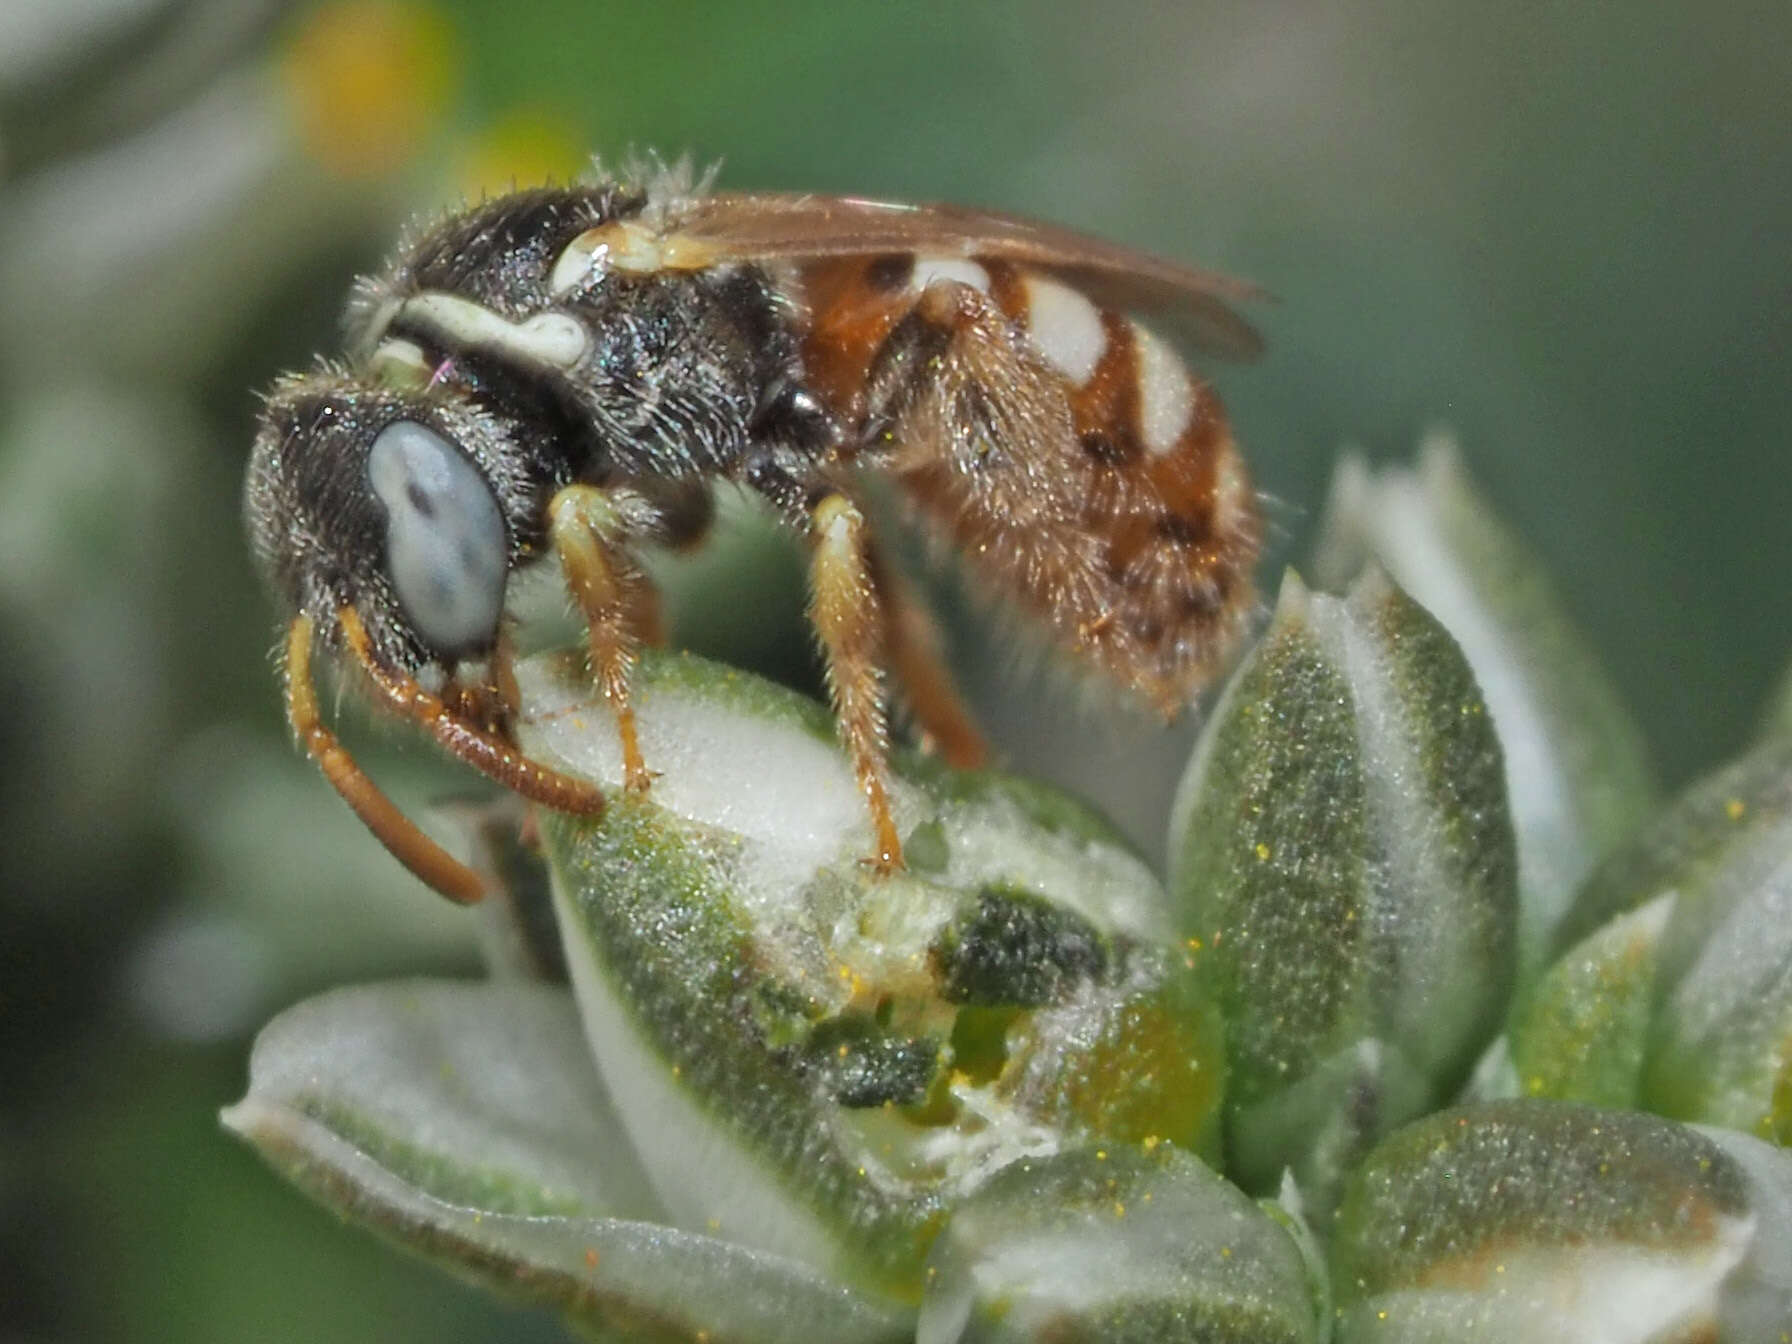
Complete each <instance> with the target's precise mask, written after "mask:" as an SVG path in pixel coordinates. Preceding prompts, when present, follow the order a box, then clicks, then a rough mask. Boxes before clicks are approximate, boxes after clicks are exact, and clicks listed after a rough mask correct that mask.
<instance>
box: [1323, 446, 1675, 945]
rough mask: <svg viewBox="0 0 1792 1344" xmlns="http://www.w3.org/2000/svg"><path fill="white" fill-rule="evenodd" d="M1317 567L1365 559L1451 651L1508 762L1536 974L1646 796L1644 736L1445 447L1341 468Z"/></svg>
mask: <svg viewBox="0 0 1792 1344" xmlns="http://www.w3.org/2000/svg"><path fill="white" fill-rule="evenodd" d="M1321 531H1322V536H1321V540H1320V543H1319V547H1318V553H1317V556H1316V558H1315V561H1314V573H1315V576H1316V577H1317V580H1318V582H1319V583H1320V584H1321V585H1322V586H1323V587H1326V588H1328V589H1332V590H1334V591H1341V590H1342V589H1343V587H1344V585H1345V584H1346V583H1347V582H1348V581H1349V579H1350V578H1351V576H1352V575H1354V574H1355V573H1356V572H1357V571H1358V570H1359V569H1360V568H1361V567H1362V566H1363V565H1364V564H1365V563H1367V562H1373V563H1375V564H1378V565H1380V566H1382V567H1383V568H1384V569H1386V570H1387V572H1388V573H1389V574H1390V575H1391V576H1392V577H1393V579H1394V581H1395V582H1396V583H1398V584H1399V585H1400V586H1401V587H1403V588H1405V589H1406V591H1407V592H1408V593H1410V594H1411V595H1412V596H1413V598H1414V599H1415V600H1417V601H1418V602H1420V603H1421V604H1423V605H1424V607H1425V608H1426V610H1428V611H1430V612H1431V614H1432V615H1433V616H1435V617H1437V619H1438V620H1439V621H1441V622H1442V623H1443V625H1444V628H1445V629H1446V630H1448V631H1449V632H1450V634H1451V635H1452V636H1453V637H1454V638H1455V639H1456V641H1457V643H1459V644H1460V645H1461V646H1462V652H1463V655H1464V657H1466V658H1467V659H1468V663H1469V666H1470V667H1471V668H1473V669H1474V673H1475V679H1476V681H1477V682H1478V683H1479V684H1480V687H1481V690H1482V693H1483V694H1484V695H1485V696H1486V699H1487V707H1488V710H1489V712H1490V713H1491V714H1492V715H1493V722H1494V726H1495V727H1496V728H1497V729H1498V730H1499V737H1500V744H1501V746H1502V747H1503V748H1504V750H1505V755H1506V785H1507V792H1508V794H1509V796H1510V798H1511V807H1512V824H1513V828H1514V829H1515V830H1516V832H1517V834H1518V871H1519V893H1520V902H1521V904H1520V909H1519V927H1518V941H1519V978H1520V980H1521V981H1528V980H1529V979H1530V977H1531V976H1532V975H1534V974H1535V973H1536V972H1537V971H1538V970H1540V969H1541V966H1542V962H1543V960H1544V958H1545V953H1546V950H1547V948H1548V946H1549V943H1550V939H1551V936H1552V934H1553V932H1554V929H1555V925H1556V923H1557V921H1558V920H1559V919H1560V918H1561V916H1562V913H1563V911H1564V910H1565V909H1566V908H1567V906H1568V903H1569V900H1570V898H1571V897H1572V896H1573V894H1574V890H1575V888H1576V887H1577V886H1578V885H1579V884H1580V881H1581V879H1582V878H1583V877H1585V876H1586V874H1587V872H1588V870H1589V869H1590V868H1591V867H1592V866H1593V864H1594V863H1596V862H1597V861H1598V860H1599V859H1600V858H1601V857H1603V856H1604V855H1605V854H1606V853H1607V852H1608V851H1609V850H1610V849H1611V848H1612V847H1613V846H1614V845H1616V844H1617V843H1618V842H1619V841H1620V840H1622V839H1624V838H1625V837H1626V836H1627V835H1629V834H1630V832H1631V831H1632V830H1633V829H1634V828H1635V827H1636V826H1637V824H1638V823H1639V822H1641V821H1642V819H1643V818H1644V816H1646V815H1647V814H1648V811H1649V809H1650V808H1651V807H1652V806H1653V803H1654V799H1655V788H1654V784H1653V779H1652V775H1651V772H1650V768H1649V763H1648V760H1647V757H1646V754H1645V750H1644V746H1643V738H1642V734H1641V732H1640V731H1639V730H1638V729H1637V727H1636V725H1635V724H1634V723H1633V722H1632V721H1631V718H1630V716H1629V714H1628V713H1627V712H1626V711H1625V708H1624V706H1623V704H1622V702H1621V701H1620V700H1619V698H1618V693H1617V689H1616V688H1615V687H1614V686H1613V685H1612V683H1611V680H1610V678H1609V677H1607V675H1606V674H1605V672H1604V670H1603V669H1602V668H1601V667H1600V666H1599V663H1598V660H1597V659H1596V658H1595V657H1594V656H1593V652H1592V650H1591V649H1590V648H1589V647H1588V645H1587V643H1586V641H1585V639H1584V638H1583V637H1582V636H1581V634H1580V632H1579V630H1577V629H1576V628H1575V626H1574V624H1573V622H1572V621H1571V620H1570V619H1569V616H1568V613H1567V612H1566V611H1565V610H1564V609H1563V607H1562V603H1561V599H1560V598H1559V596H1558V595H1557V593H1556V592H1555V589H1554V586H1553V584H1552V583H1551V581H1550V579H1549V576H1548V575H1547V574H1545V573H1544V571H1543V569H1542V567H1541V566H1540V565H1539V564H1538V562H1537V559H1536V557H1535V556H1534V555H1533V554H1532V552H1531V550H1530V548H1529V547H1528V546H1526V545H1524V544H1523V543H1522V542H1520V541H1519V539H1518V538H1517V537H1515V536H1514V535H1512V533H1511V532H1510V531H1508V530H1507V528H1506V527H1505V525H1504V524H1503V523H1502V522H1501V521H1500V519H1498V518H1497V517H1495V516H1494V514H1493V512H1492V510H1491V509H1489V507H1488V506H1487V504H1486V502H1485V501H1484V500H1483V499H1481V497H1480V496H1479V495H1478V494H1476V492H1475V490H1474V485H1473V482H1472V481H1470V480H1469V478H1468V473H1467V472H1466V471H1465V470H1464V469H1463V466H1462V462H1461V458H1460V457H1459V455H1458V454H1457V451H1456V446H1455V444H1454V442H1453V441H1452V440H1451V439H1450V438H1449V437H1448V436H1446V435H1434V436H1432V437H1431V438H1430V439H1429V440H1428V441H1427V442H1426V443H1425V445H1424V447H1423V448H1422V449H1421V451H1420V454H1419V462H1418V466H1417V468H1416V469H1415V470H1405V469H1400V468H1390V469H1386V470H1383V471H1380V472H1376V473H1371V472H1370V470H1369V468H1368V467H1367V465H1365V463H1364V462H1363V460H1362V459H1361V458H1360V457H1354V456H1349V457H1346V458H1344V459H1343V461H1342V462H1341V463H1340V464H1339V467H1338V471H1337V475H1336V477H1335V478H1334V480H1333V484H1332V496H1331V502H1330V503H1329V505H1328V506H1327V509H1326V513H1325V521H1324V524H1323V526H1322V529H1321Z"/></svg>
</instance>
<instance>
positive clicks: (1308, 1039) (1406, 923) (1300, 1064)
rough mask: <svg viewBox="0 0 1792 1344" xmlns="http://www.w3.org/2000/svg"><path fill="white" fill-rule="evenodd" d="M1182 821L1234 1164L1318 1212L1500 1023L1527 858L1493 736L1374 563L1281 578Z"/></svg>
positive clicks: (1184, 902) (1204, 754)
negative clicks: (1316, 583)
mask: <svg viewBox="0 0 1792 1344" xmlns="http://www.w3.org/2000/svg"><path fill="white" fill-rule="evenodd" d="M1175 815H1176V822H1175V825H1174V828H1173V830H1172V842H1171V856H1172V864H1173V874H1172V882H1171V888H1172V895H1173V899H1174V900H1175V902H1176V903H1177V906H1176V908H1177V914H1178V917H1179V920H1180V927H1181V931H1182V933H1183V935H1184V936H1185V937H1186V938H1187V939H1188V940H1189V945H1190V946H1191V948H1197V949H1198V951H1197V953H1196V955H1197V957H1198V959H1199V962H1200V964H1201V965H1202V966H1203V967H1204V968H1205V970H1206V971H1207V973H1208V974H1210V975H1211V977H1212V978H1213V980H1214V982H1215V983H1216V985H1217V987H1218V992H1219V997H1220V1005H1221V1012H1222V1014H1223V1017H1224V1020H1225V1023H1226V1034H1227V1052H1228V1056H1229V1060H1230V1068H1231V1076H1230V1081H1229V1084H1228V1088H1229V1091H1228V1099H1227V1118H1226V1138H1227V1154H1228V1168H1227V1169H1228V1170H1229V1171H1231V1172H1232V1173H1233V1174H1234V1175H1235V1176H1236V1177H1237V1178H1238V1179H1239V1180H1240V1181H1241V1182H1242V1183H1243V1184H1244V1185H1245V1188H1246V1189H1252V1190H1258V1191H1267V1190H1269V1189H1272V1188H1273V1187H1274V1185H1275V1183H1276V1181H1277V1180H1278V1178H1279V1177H1280V1175H1281V1172H1282V1170H1283V1168H1284V1167H1288V1166H1292V1167H1293V1168H1294V1170H1295V1173H1296V1175H1297V1176H1298V1177H1299V1178H1300V1179H1301V1182H1302V1184H1303V1186H1304V1187H1306V1189H1307V1190H1308V1193H1309V1195H1310V1196H1311V1197H1312V1198H1313V1199H1314V1200H1315V1204H1316V1207H1320V1208H1323V1207H1324V1206H1325V1203H1326V1192H1327V1191H1328V1190H1330V1189H1331V1188H1332V1187H1333V1185H1334V1183H1335V1181H1336V1180H1337V1177H1338V1175H1339V1173H1340V1172H1341V1171H1342V1170H1343V1169H1344V1168H1345V1167H1347V1166H1348V1165H1349V1164H1350V1163H1351V1162H1352V1161H1354V1160H1355V1158H1356V1157H1357V1156H1358V1155H1360V1153H1361V1152H1362V1151H1363V1150H1364V1149H1366V1147H1367V1146H1368V1145H1369V1144H1370V1143H1372V1142H1374V1140H1375V1139H1376V1138H1377V1137H1379V1136H1380V1135H1382V1134H1384V1133H1386V1132H1387V1131H1388V1130H1390V1129H1392V1128H1393V1127H1395V1126H1396V1125H1398V1124H1400V1123H1402V1122H1404V1121H1405V1120H1407V1119H1410V1118H1412V1117H1413V1116H1415V1115H1417V1114H1420V1113H1421V1112H1423V1111H1424V1110H1427V1109H1429V1108H1430V1107H1432V1106H1435V1105H1437V1104H1439V1102H1441V1101H1442V1100H1444V1099H1445V1098H1447V1097H1449V1096H1451V1095H1453V1093H1454V1091H1455V1089H1456V1088H1457V1087H1459V1086H1460V1085H1461V1083H1462V1081H1463V1078H1464V1076H1465V1075H1466V1073H1467V1072H1468V1070H1469V1068H1470V1066H1471V1065H1472V1064H1473V1062H1474V1059H1475V1056H1476V1054H1477V1053H1478V1052H1479V1051H1480V1049H1481V1048H1482V1047H1483V1046H1484V1045H1485V1044H1486V1043H1487V1040H1488V1038H1489V1037H1490V1036H1491V1035H1492V1034H1493V1032H1494V1031H1495V1030H1496V1029H1497V1027H1498V1025H1499V1023H1500V1020H1501V1018H1502V1016H1503V1015H1504V1011H1505V1006H1506V996H1507V994H1508V992H1509V990H1510V986H1511V978H1512V969H1513V926H1514V920H1515V904H1516V893H1515V877H1516V865H1515V861H1514V857H1513V840H1512V828H1511V823H1510V821H1509V819H1508V816H1507V812H1506V794H1505V776H1504V773H1503V771H1502V768H1501V761H1500V749H1499V743H1498V741H1497V740H1496V739H1495V737H1494V733H1493V728H1492V725H1491V723H1490V722H1489V720H1488V716H1487V712H1486V706H1485V705H1484V703H1483V702H1482V699H1481V694H1480V691H1479V689H1478V687H1477V686H1476V684H1475V679H1474V676H1473V674H1472V673H1471V672H1470V671H1469V668H1468V665H1467V663H1466V662H1465V661H1464V660H1463V657H1462V654H1461V652H1460V651H1459V650H1458V649H1457V647H1456V645H1455V643H1454V642H1453V641H1452V640H1451V639H1450V637H1449V635H1448V634H1446V633H1445V632H1444V629H1443V627H1442V626H1441V625H1439V624H1438V623H1437V621H1436V620H1434V619H1433V618H1432V617H1431V616H1430V615H1429V614H1428V613H1427V612H1426V611H1425V610H1424V609H1423V608H1421V607H1420V606H1419V605H1418V604H1417V603H1415V602H1413V601H1412V599H1410V598H1409V597H1407V596H1406V595H1405V594H1404V593H1402V592H1401V591H1400V590H1399V589H1397V588H1395V587H1394V586H1393V585H1392V584H1390V583H1389V582H1388V581H1387V580H1386V579H1385V578H1384V577H1383V576H1382V575H1381V574H1380V573H1379V571H1371V572H1370V573H1369V574H1368V575H1366V576H1365V577H1364V578H1363V579H1362V580H1360V581H1359V582H1358V584H1357V585H1356V587H1355V588H1354V589H1353V590H1352V592H1351V593H1350V595H1349V597H1348V598H1344V599H1340V598H1334V597H1326V596H1323V595H1320V594H1314V593H1309V592H1308V590H1307V589H1306V587H1305V586H1304V585H1303V584H1302V583H1301V582H1300V580H1299V579H1298V578H1297V577H1295V576H1293V575H1290V576H1289V577H1288V578H1287V579H1286V581H1285V582H1284V584H1283V588H1282V594H1281V598H1280V601H1279V602H1278V604H1277V609H1276V614H1275V619H1274V621H1273V622H1272V624H1271V625H1270V627H1269V630H1268V631H1267V632H1266V634H1265V635H1264V637H1263V640H1262V642H1261V644H1259V646H1258V647H1257V649H1256V650H1255V652H1254V653H1253V654H1252V655H1251V657H1250V659H1249V660H1248V661H1247V662H1246V663H1245V665H1244V666H1243V667H1241V668H1240V670H1239V672H1238V674H1237V675H1236V677H1235V678H1234V679H1233V681H1232V683H1231V685H1230V686H1229V687H1228V689H1227V690H1226V692H1225V695H1224V697H1223V698H1222V699H1221V701H1220V703H1219V705H1218V706H1217V707H1216V708H1215V710H1214V713H1213V717H1212V719H1211V720H1210V721H1209V723H1208V724H1207V726H1206V729H1205V731H1204V732H1203V735H1202V737H1201V740H1200V742H1199V743H1198V744H1197V746H1196V748H1195V754H1194V758H1193V760H1192V761H1191V762H1190V765H1189V769H1188V773H1187V775H1186V776H1185V777H1184V780H1183V784H1182V789H1181V793H1180V795H1179V798H1178V803H1177V808H1176V814H1175Z"/></svg>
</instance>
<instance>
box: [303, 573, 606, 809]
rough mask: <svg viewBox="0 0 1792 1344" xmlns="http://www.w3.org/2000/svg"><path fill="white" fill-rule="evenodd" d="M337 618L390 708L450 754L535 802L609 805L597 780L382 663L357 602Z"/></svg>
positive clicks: (347, 641) (592, 806)
mask: <svg viewBox="0 0 1792 1344" xmlns="http://www.w3.org/2000/svg"><path fill="white" fill-rule="evenodd" d="M336 623H337V625H338V626H339V627H341V630H342V640H343V643H344V645H346V646H347V648H348V651H349V653H350V654H351V655H353V657H354V659H355V661H356V662H358V663H359V664H360V665H361V668H362V670H363V671H365V672H366V673H367V677H368V680H369V682H370V683H371V684H372V686H373V689H374V690H375V691H376V692H378V694H379V698H380V700H381V701H382V702H383V703H384V704H385V705H386V706H387V708H389V709H391V710H392V711H393V712H394V713H396V714H399V715H401V716H403V717H404V718H407V719H410V720H412V721H413V722H415V723H416V724H418V725H419V726H420V727H422V728H424V729H425V730H427V731H428V732H429V734H430V735H431V736H432V737H434V738H435V740H436V741H437V742H439V743H440V744H441V745H442V746H443V747H445V748H446V749H447V750H448V751H449V752H450V753H451V754H453V755H455V756H458V757H459V758H460V759H461V760H463V761H465V762H466V763H467V764H468V765H470V766H472V767H473V768H474V769H475V770H478V771H479V772H480V773H481V774H483V775H485V776H487V777H488V778H490V779H494V780H496V781H497V782H498V783H500V784H502V785H503V786H504V787H505V788H507V789H514V790H515V791H516V792H517V793H520V794H522V795H523V797H525V798H527V799H528V800H529V801H530V802H533V803H540V804H541V805H542V806H543V807H551V808H553V809H554V811H556V812H570V813H573V814H574V815H576V816H587V817H588V816H596V815H597V814H598V813H599V812H602V811H603V810H604V795H603V791H602V790H600V789H599V788H598V787H597V786H596V785H595V784H592V783H591V782H590V781H588V780H583V779H579V778H577V777H576V776H573V775H563V774H561V773H560V772H559V771H558V770H550V769H548V768H547V767H546V766H543V765H537V764H536V763H535V762H534V761H532V760H530V759H529V758H528V757H527V756H524V755H523V754H522V753H521V752H519V751H518V750H517V749H516V748H515V747H513V746H511V745H510V743H508V742H506V741H504V740H503V739H502V738H499V737H496V736H494V735H493V734H492V733H490V732H488V731H487V730H486V729H484V728H482V727H480V726H479V725H478V724H477V723H474V722H472V721H471V720H469V719H466V718H463V717H462V716H460V715H459V714H456V713H454V712H453V711H452V710H450V709H449V708H448V706H447V705H446V704H444V703H443V702H442V699H441V697H439V696H436V695H432V694H430V692H428V691H426V690H424V689H423V687H422V686H420V685H418V683H417V679H416V678H415V677H413V676H410V675H409V674H407V673H404V672H401V671H398V670H396V669H394V668H391V667H388V666H387V665H386V664H385V663H383V662H382V661H381V660H380V659H379V658H378V657H377V656H376V655H375V654H374V651H373V643H372V641H371V640H370V639H369V638H368V637H367V628H366V626H365V625H363V624H362V622H361V614H360V613H359V612H358V611H356V610H355V609H354V608H353V607H343V608H341V609H340V610H339V611H337V613H336ZM370 824H371V823H370Z"/></svg>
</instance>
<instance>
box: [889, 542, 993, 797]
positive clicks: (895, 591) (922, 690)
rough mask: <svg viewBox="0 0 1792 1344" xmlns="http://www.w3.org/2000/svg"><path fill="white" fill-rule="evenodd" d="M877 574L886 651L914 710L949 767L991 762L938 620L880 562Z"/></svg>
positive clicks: (906, 697) (906, 586)
mask: <svg viewBox="0 0 1792 1344" xmlns="http://www.w3.org/2000/svg"><path fill="white" fill-rule="evenodd" d="M874 559H875V557H874ZM875 573H876V578H877V589H878V593H879V594H880V595H881V597H882V598H883V602H884V648H885V650H886V651H887V653H888V656H889V659H890V670H891V671H892V672H894V673H895V674H896V680H897V681H898V682H899V683H900V684H901V686H902V691H903V698H904V699H905V700H906V701H907V702H908V708H909V712H910V713H912V714H913V715H914V718H915V722H916V724H918V725H919V726H920V729H921V731H922V732H923V733H924V734H925V735H926V739H927V741H928V742H930V743H931V744H932V746H933V747H934V748H935V749H936V750H937V751H938V752H939V754H940V756H941V758H942V759H943V760H944V761H945V762H946V764H947V765H950V766H955V767H956V768H958V769H960V770H974V769H976V768H977V767H978V766H981V765H983V764H985V763H986V762H987V761H988V759H989V747H988V745H987V744H986V743H985V742H984V740H983V734H982V733H980V732H978V731H977V725H976V723H975V722H973V721H972V719H971V713H970V711H969V710H968V709H966V708H965V704H964V701H963V700H962V699H961V698H960V697H959V694H958V688H957V687H956V686H954V685H953V684H952V674H951V673H950V672H948V671H947V670H946V664H945V660H944V659H943V658H942V657H941V656H940V640H939V631H938V630H937V629H935V627H934V623H933V619H932V617H931V616H929V615H928V613H927V611H926V609H925V608H924V607H923V606H922V605H921V604H920V602H919V600H918V599H917V598H916V597H915V594H914V591H913V590H912V589H911V588H910V587H909V586H908V584H906V583H904V582H903V581H902V580H901V579H898V578H896V577H895V576H894V575H892V574H890V573H889V570H888V568H887V567H886V566H884V565H882V564H877V565H876V567H875Z"/></svg>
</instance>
